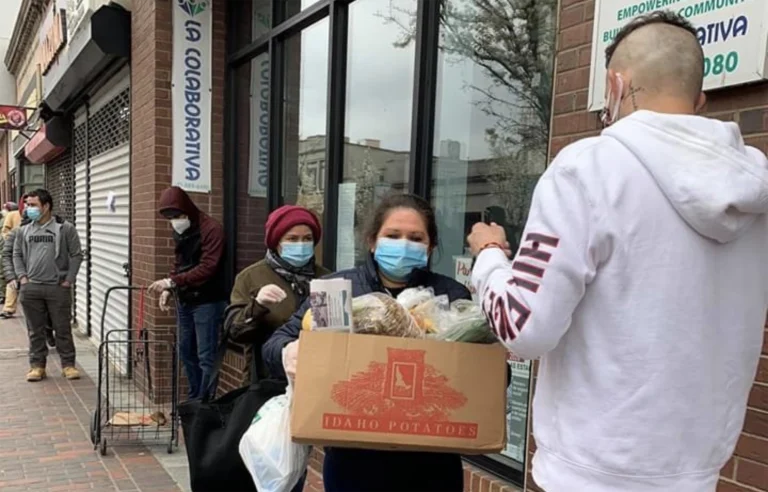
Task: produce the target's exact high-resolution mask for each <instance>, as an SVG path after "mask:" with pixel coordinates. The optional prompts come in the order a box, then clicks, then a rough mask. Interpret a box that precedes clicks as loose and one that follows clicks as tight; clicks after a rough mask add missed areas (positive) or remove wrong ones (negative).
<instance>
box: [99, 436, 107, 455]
mask: <svg viewBox="0 0 768 492" xmlns="http://www.w3.org/2000/svg"><path fill="white" fill-rule="evenodd" d="M99 453H101V455H102V456H106V455H107V438H106V437H102V438H101V445H100V446H99Z"/></svg>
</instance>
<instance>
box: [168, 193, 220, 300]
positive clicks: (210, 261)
mask: <svg viewBox="0 0 768 492" xmlns="http://www.w3.org/2000/svg"><path fill="white" fill-rule="evenodd" d="M170 209H174V210H179V211H181V212H182V213H184V214H185V215H186V216H187V217H189V221H190V223H191V225H190V227H189V229H187V230H186V231H184V233H183V234H178V233H176V232H175V231H174V232H173V239H174V241H175V243H176V249H175V256H176V261H175V267H174V269H173V271H172V272H171V275H170V278H171V280H173V282H174V283H175V284H176V286H177V288H178V293H177V295H178V297H179V301H180V302H182V303H185V304H193V305H199V304H206V303H210V302H217V301H224V300H226V299H227V289H226V286H225V280H224V268H223V259H224V243H225V241H224V229H223V228H222V226H221V224H219V223H218V222H217V221H215V220H214V219H212V218H211V217H210V216H209V215H207V214H205V213H204V212H202V211H201V210H200V209H198V208H197V206H195V204H194V203H193V202H192V199H191V198H189V195H187V193H186V192H185V191H184V190H182V189H181V188H179V187H177V186H172V187H170V188H168V189H166V190H165V191H163V193H162V195H160V213H163V212H164V211H167V210H170Z"/></svg>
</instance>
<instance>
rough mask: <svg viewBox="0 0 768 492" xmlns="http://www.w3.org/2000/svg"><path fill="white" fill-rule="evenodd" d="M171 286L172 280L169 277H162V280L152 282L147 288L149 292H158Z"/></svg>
mask: <svg viewBox="0 0 768 492" xmlns="http://www.w3.org/2000/svg"><path fill="white" fill-rule="evenodd" d="M172 287H173V282H172V281H171V279H169V278H164V279H162V280H158V281H156V282H153V283H152V285H150V286H149V288H148V289H147V290H148V291H149V293H150V294H157V293H158V292H162V291H164V290H167V289H170V288H172Z"/></svg>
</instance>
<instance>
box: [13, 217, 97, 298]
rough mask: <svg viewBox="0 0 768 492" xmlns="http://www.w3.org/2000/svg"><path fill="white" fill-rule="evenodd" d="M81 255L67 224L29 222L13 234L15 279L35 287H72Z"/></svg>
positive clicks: (72, 232) (53, 221)
mask: <svg viewBox="0 0 768 492" xmlns="http://www.w3.org/2000/svg"><path fill="white" fill-rule="evenodd" d="M82 261H83V252H82V249H81V248H80V238H79V237H78V235H77V229H75V226H73V225H72V224H71V223H69V222H64V223H61V224H60V223H58V222H56V220H55V219H54V218H51V220H49V221H48V222H47V223H46V224H39V223H37V222H32V223H30V224H27V225H25V226H23V227H21V228H20V229H19V230H18V232H17V233H16V237H15V238H14V245H13V267H14V270H15V273H16V277H17V278H22V277H27V278H28V279H29V281H30V282H32V283H36V284H49V285H57V284H60V283H62V282H64V281H65V280H66V281H67V282H69V283H70V284H74V283H75V280H76V279H77V272H78V270H79V269H80V263H81V262H82Z"/></svg>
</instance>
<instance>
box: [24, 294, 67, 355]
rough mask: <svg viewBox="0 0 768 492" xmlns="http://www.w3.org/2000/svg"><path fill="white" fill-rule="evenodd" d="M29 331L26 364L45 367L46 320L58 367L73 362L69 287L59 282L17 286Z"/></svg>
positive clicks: (46, 352)
mask: <svg viewBox="0 0 768 492" xmlns="http://www.w3.org/2000/svg"><path fill="white" fill-rule="evenodd" d="M19 301H20V302H21V307H22V309H24V316H25V317H26V321H27V333H28V335H29V365H30V366H32V367H45V365H46V362H47V359H48V345H47V343H46V331H47V330H48V326H49V323H50V327H51V328H53V331H54V335H55V337H56V350H57V351H58V352H59V357H61V365H62V367H74V366H75V343H74V340H72V323H71V319H70V318H71V314H72V289H71V288H69V287H62V286H60V285H45V284H33V283H31V282H27V283H26V284H24V285H23V286H21V287H20V289H19Z"/></svg>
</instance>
